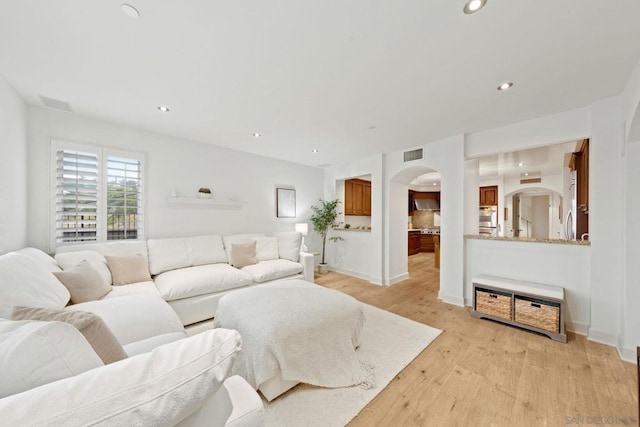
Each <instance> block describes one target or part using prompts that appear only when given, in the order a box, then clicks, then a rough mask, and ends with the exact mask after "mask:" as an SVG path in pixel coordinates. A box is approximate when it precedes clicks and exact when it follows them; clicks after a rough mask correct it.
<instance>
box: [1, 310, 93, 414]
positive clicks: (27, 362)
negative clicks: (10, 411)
mask: <svg viewBox="0 0 640 427" xmlns="http://www.w3.org/2000/svg"><path fill="white" fill-rule="evenodd" d="M99 366H102V362H101V361H100V358H99V357H98V355H97V354H96V353H95V352H94V351H93V349H92V348H91V346H90V345H89V343H88V342H87V340H85V339H84V337H83V336H82V334H81V333H80V332H78V330H77V329H76V328H74V327H73V326H71V325H69V324H66V323H62V322H36V321H10V320H0V372H2V381H0V398H2V397H5V396H10V395H13V394H15V393H20V392H22V391H25V390H29V389H31V388H34V387H37V386H39V385H42V384H47V383H50V382H52V381H57V380H60V379H62V378H67V377H71V376H74V375H78V374H80V373H82V372H85V371H88V370H90V369H93V368H97V367H99ZM52 400H53V401H55V402H56V404H60V401H59V400H58V398H57V397H56V396H52ZM0 402H4V399H0ZM27 406H28V407H29V408H30V405H27ZM61 406H64V405H61ZM25 409H26V408H25ZM0 414H2V416H0V418H2V420H3V423H2V424H3V425H12V424H11V423H7V420H6V419H5V418H4V415H5V412H4V410H3V409H0ZM13 425H18V424H13Z"/></svg>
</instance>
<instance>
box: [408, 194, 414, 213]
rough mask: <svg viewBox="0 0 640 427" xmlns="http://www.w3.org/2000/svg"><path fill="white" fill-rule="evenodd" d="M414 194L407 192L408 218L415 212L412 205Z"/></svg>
mask: <svg viewBox="0 0 640 427" xmlns="http://www.w3.org/2000/svg"><path fill="white" fill-rule="evenodd" d="M414 193H415V191H413V190H409V197H408V199H409V216H411V215H413V211H414V210H415V204H414V200H415V199H414Z"/></svg>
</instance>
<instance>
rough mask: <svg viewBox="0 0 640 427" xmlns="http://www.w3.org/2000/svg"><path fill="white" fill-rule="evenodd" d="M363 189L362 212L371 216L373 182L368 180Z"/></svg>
mask: <svg viewBox="0 0 640 427" xmlns="http://www.w3.org/2000/svg"><path fill="white" fill-rule="evenodd" d="M362 191H363V194H362V214H363V215H364V216H371V183H370V182H367V183H366V184H365V185H364V187H363V189H362Z"/></svg>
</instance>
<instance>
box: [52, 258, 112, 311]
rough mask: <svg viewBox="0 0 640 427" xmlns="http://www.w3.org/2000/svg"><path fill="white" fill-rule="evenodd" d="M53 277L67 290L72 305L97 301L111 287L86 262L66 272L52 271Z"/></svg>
mask: <svg viewBox="0 0 640 427" xmlns="http://www.w3.org/2000/svg"><path fill="white" fill-rule="evenodd" d="M53 275H54V276H56V277H57V278H58V280H60V281H61V282H62V284H63V285H64V286H66V288H67V289H69V293H71V302H72V303H73V304H77V303H81V302H86V301H95V300H98V299H100V298H102V297H103V296H105V295H106V294H108V293H109V292H110V291H111V285H108V284H106V283H105V282H104V280H103V279H102V277H100V274H98V272H97V271H96V270H94V269H93V267H91V265H89V263H88V262H87V261H86V260H83V261H81V262H80V264H78V265H76V266H75V267H72V268H70V269H68V270H65V271H54V272H53Z"/></svg>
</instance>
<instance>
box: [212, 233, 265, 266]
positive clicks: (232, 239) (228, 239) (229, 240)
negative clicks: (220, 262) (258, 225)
mask: <svg viewBox="0 0 640 427" xmlns="http://www.w3.org/2000/svg"><path fill="white" fill-rule="evenodd" d="M255 237H264V233H248V234H232V235H230V236H224V237H223V238H222V240H223V241H224V250H225V251H227V262H228V263H229V264H231V252H232V250H231V245H232V244H234V243H246V242H250V241H251V240H253V239H254V238H255Z"/></svg>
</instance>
